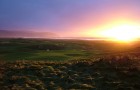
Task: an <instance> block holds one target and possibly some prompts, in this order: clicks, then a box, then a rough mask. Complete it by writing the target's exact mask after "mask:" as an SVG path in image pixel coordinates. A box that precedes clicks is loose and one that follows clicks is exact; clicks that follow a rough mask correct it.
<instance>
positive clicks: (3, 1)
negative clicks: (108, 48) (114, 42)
mask: <svg viewBox="0 0 140 90" xmlns="http://www.w3.org/2000/svg"><path fill="white" fill-rule="evenodd" d="M122 24H124V25H128V26H129V25H132V26H140V25H139V24H140V0H0V30H18V31H23V30H25V31H41V32H42V31H46V32H53V33H56V34H58V35H60V36H64V37H65V36H67V37H68V36H69V37H76V36H78V37H81V36H82V37H92V36H93V37H98V36H100V35H99V33H100V32H101V31H103V30H105V29H109V28H111V27H113V26H117V25H118V26H119V25H122ZM128 28H129V27H128Z"/></svg>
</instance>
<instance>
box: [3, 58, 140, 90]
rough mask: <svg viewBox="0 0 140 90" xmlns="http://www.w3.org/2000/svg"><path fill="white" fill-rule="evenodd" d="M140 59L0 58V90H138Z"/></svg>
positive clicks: (139, 83)
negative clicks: (36, 59)
mask: <svg viewBox="0 0 140 90" xmlns="http://www.w3.org/2000/svg"><path fill="white" fill-rule="evenodd" d="M139 60H140V59H139V58H133V59H132V58H130V57H127V56H110V57H104V58H99V59H96V60H95V59H94V60H81V61H80V60H78V61H75V60H74V61H68V62H45V61H17V62H2V61H1V65H0V67H1V68H0V90H140V67H139V65H140V61H139Z"/></svg>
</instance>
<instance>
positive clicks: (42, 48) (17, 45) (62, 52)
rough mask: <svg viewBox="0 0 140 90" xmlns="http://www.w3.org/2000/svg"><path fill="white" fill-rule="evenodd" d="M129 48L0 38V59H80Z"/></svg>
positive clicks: (89, 43)
mask: <svg viewBox="0 0 140 90" xmlns="http://www.w3.org/2000/svg"><path fill="white" fill-rule="evenodd" d="M135 47H136V46H135ZM131 48H134V47H131V45H121V44H116V43H114V42H106V41H84V40H45V39H0V60H6V61H15V60H45V61H47V60H48V61H66V60H78V59H79V60H80V59H89V58H92V57H97V56H104V55H108V54H113V53H118V52H124V51H127V50H130V49H131Z"/></svg>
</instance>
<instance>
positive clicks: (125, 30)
mask: <svg viewBox="0 0 140 90" xmlns="http://www.w3.org/2000/svg"><path fill="white" fill-rule="evenodd" d="M101 35H102V36H103V37H107V38H110V39H111V40H115V41H123V42H128V41H134V40H136V39H137V38H139V37H140V27H139V26H137V25H130V24H122V25H117V26H113V27H112V28H109V29H106V30H103V31H102V32H101Z"/></svg>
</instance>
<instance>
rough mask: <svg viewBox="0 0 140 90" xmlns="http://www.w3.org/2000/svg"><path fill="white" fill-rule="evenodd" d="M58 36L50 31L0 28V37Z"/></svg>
mask: <svg viewBox="0 0 140 90" xmlns="http://www.w3.org/2000/svg"><path fill="white" fill-rule="evenodd" d="M53 37H58V36H57V35H56V34H54V33H51V32H34V31H10V30H0V38H53Z"/></svg>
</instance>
